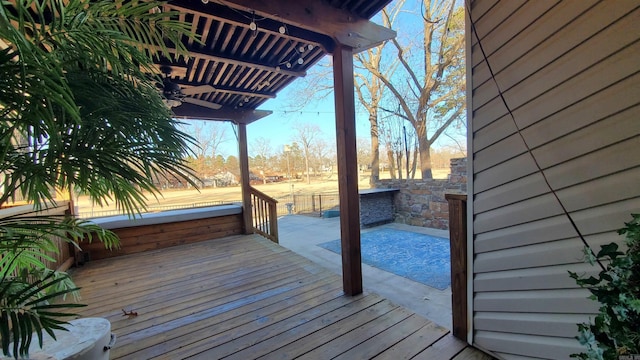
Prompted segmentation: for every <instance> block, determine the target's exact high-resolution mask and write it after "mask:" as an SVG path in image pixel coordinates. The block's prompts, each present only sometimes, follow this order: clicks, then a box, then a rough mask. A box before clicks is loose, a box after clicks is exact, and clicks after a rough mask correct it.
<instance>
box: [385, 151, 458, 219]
mask: <svg viewBox="0 0 640 360" xmlns="http://www.w3.org/2000/svg"><path fill="white" fill-rule="evenodd" d="M375 187H376V188H378V189H398V190H399V192H398V193H396V194H395V200H394V205H395V222H398V223H401V224H408V225H413V226H422V227H429V228H434V229H444V230H446V229H448V228H449V204H448V203H447V200H446V199H445V198H444V194H446V193H462V194H465V193H466V192H467V159H466V158H461V159H451V174H450V175H449V178H448V179H447V180H439V179H437V180H436V179H425V180H406V179H404V180H398V179H395V180H388V179H387V180H378V181H376V184H375Z"/></svg>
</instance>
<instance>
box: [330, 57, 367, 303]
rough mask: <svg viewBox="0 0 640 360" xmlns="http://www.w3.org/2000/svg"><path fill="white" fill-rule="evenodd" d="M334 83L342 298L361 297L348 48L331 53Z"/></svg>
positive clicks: (356, 190) (352, 89) (356, 174)
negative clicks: (343, 295) (347, 296)
mask: <svg viewBox="0 0 640 360" xmlns="http://www.w3.org/2000/svg"><path fill="white" fill-rule="evenodd" d="M333 81H334V90H335V104H336V143H337V153H338V190H339V193H340V195H339V197H340V238H341V244H342V282H343V287H344V292H345V294H347V295H358V294H360V293H362V263H361V254H360V198H359V196H358V165H357V164H358V160H357V155H356V111H355V95H354V82H353V51H352V49H351V48H348V47H344V46H337V47H336V49H335V50H334V53H333Z"/></svg>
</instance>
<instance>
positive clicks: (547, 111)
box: [470, 0, 640, 360]
mask: <svg viewBox="0 0 640 360" xmlns="http://www.w3.org/2000/svg"><path fill="white" fill-rule="evenodd" d="M470 8H471V14H470V16H471V19H472V20H473V21H474V23H475V24H476V30H477V32H478V36H479V38H480V40H481V43H482V46H483V48H484V50H485V52H486V55H487V56H488V59H489V63H490V65H491V68H492V69H493V71H494V74H495V77H496V81H497V83H498V84H499V86H500V90H501V91H502V94H503V96H504V99H505V100H506V102H507V104H508V105H509V108H510V109H511V110H512V112H513V115H514V117H515V122H516V123H517V127H516V124H514V120H513V119H512V117H511V115H510V114H509V113H508V111H507V109H506V107H505V106H504V104H503V102H502V99H501V98H500V97H499V93H498V89H497V87H496V83H495V82H494V80H493V79H491V76H490V72H489V68H488V66H487V64H486V62H485V61H484V59H483V55H482V53H481V51H480V47H479V45H478V42H477V38H476V36H475V34H472V35H471V44H472V45H471V49H472V50H471V54H470V58H471V72H472V73H471V82H472V84H471V85H470V86H471V89H472V94H473V95H472V98H471V103H470V110H471V111H472V115H471V124H470V128H471V132H472V134H473V137H472V140H471V144H472V150H473V164H472V168H473V180H472V181H473V186H472V189H473V194H470V196H471V197H472V199H471V201H470V203H471V204H472V207H473V224H472V227H473V255H474V256H473V275H474V276H473V280H472V281H473V282H472V285H473V311H474V313H473V314H474V315H473V342H474V344H476V345H477V346H479V347H482V348H484V349H487V350H489V351H491V352H493V353H494V354H495V355H496V356H498V357H500V358H504V359H514V360H515V359H537V358H540V359H568V358H569V355H570V354H571V353H574V352H578V351H580V349H581V348H580V345H579V344H578V342H577V341H576V340H575V339H574V336H575V335H576V333H577V326H576V323H578V322H581V321H584V320H586V319H588V317H589V316H590V315H591V316H592V314H593V313H595V312H596V311H597V308H598V305H597V304H596V303H594V302H593V301H591V300H588V299H587V298H586V297H587V296H588V292H586V291H584V290H582V289H579V288H577V287H576V285H575V282H574V281H573V280H572V279H571V278H569V276H568V273H567V272H568V271H575V272H579V273H585V274H589V273H594V272H597V270H598V269H597V268H594V267H591V266H589V265H587V264H584V263H583V261H582V256H583V255H582V251H583V247H584V246H583V243H582V241H581V239H580V238H579V236H578V234H577V233H576V231H575V230H574V229H573V227H572V226H571V224H570V222H569V221H568V219H567V217H566V216H565V215H564V213H563V209H562V206H560V204H559V203H558V201H557V199H556V197H555V196H554V195H553V193H552V192H551V191H550V190H549V188H548V186H547V185H546V183H545V181H544V179H543V176H542V175H541V174H540V173H539V172H538V169H537V166H536V161H537V163H538V165H539V166H540V167H541V168H542V170H543V171H544V173H545V175H546V176H547V179H548V181H549V184H550V185H551V186H552V187H553V189H554V190H555V191H556V194H557V197H558V198H559V199H560V200H561V201H562V204H563V205H564V207H565V208H566V210H567V211H569V213H570V214H571V217H572V218H573V219H574V221H575V223H576V225H577V227H578V228H579V230H580V232H581V233H582V235H584V238H585V240H586V241H587V243H589V244H590V246H591V247H593V248H594V249H596V250H597V249H599V247H600V245H603V244H607V243H609V242H611V241H617V242H619V241H620V240H621V238H620V237H619V236H618V235H617V234H616V232H615V231H616V230H617V229H619V228H620V227H622V226H623V222H624V221H628V220H629V219H630V213H633V212H640V60H639V59H640V25H638V24H640V3H638V2H637V1H633V0H619V1H613V0H606V1H591V0H580V1H577V0H575V1H574V0H569V1H555V0H540V1H511V0H501V1H496V0H475V1H472V3H471V6H470ZM517 128H520V130H521V133H522V137H524V139H525V141H526V143H527V144H528V146H529V147H530V148H531V150H532V154H533V156H534V157H535V161H534V158H533V157H532V155H531V154H530V153H529V152H528V150H527V146H526V145H525V143H524V142H523V139H522V137H521V135H520V134H518V131H517Z"/></svg>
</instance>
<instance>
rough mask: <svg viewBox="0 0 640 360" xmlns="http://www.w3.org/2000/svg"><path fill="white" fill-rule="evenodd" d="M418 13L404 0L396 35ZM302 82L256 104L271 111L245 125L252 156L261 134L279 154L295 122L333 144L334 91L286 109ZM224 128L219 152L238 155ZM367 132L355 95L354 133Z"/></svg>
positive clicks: (410, 27)
mask: <svg viewBox="0 0 640 360" xmlns="http://www.w3.org/2000/svg"><path fill="white" fill-rule="evenodd" d="M419 12H420V3H419V2H417V1H415V2H414V1H411V0H409V1H407V3H406V4H405V6H404V7H403V12H402V13H401V15H400V16H401V17H402V19H398V22H400V20H401V22H402V23H403V31H402V34H400V33H399V34H398V36H399V37H407V36H409V34H412V33H413V32H414V31H415V30H416V29H419V28H420V22H421V20H422V19H421V17H420V16H416V14H419ZM372 20H373V21H374V22H378V23H379V22H380V19H377V18H374V19H372ZM414 26H416V28H414ZM322 61H325V60H321V62H322ZM316 66H318V64H316ZM302 81H303V80H302V79H298V80H296V81H295V82H294V83H292V84H290V85H289V86H287V87H286V88H285V89H284V90H282V91H281V92H280V93H278V94H277V97H276V98H275V99H270V100H268V101H266V102H265V103H264V104H263V105H262V106H260V107H259V109H261V110H271V111H273V113H272V114H271V115H269V116H267V117H264V118H262V119H260V120H258V121H256V122H254V123H251V124H249V125H248V126H247V140H248V143H249V156H254V155H255V154H253V153H252V148H251V144H252V143H254V142H255V140H256V139H257V138H261V137H262V138H266V139H268V140H269V141H270V145H271V150H272V155H274V154H277V153H281V152H282V151H283V149H284V145H285V144H291V143H292V142H294V137H295V130H294V125H295V124H296V123H298V122H301V123H310V124H314V125H317V126H318V127H319V128H320V131H321V134H319V136H318V138H321V139H324V140H325V141H326V142H327V143H328V144H335V136H336V134H335V107H334V100H333V93H331V94H330V95H329V96H326V97H325V98H324V99H322V100H318V101H311V102H310V104H309V105H307V106H305V107H304V108H303V109H302V111H297V112H291V111H289V112H287V111H285V109H287V108H290V105H291V101H292V99H295V97H296V96H300V95H299V94H298V93H296V92H297V91H299V84H297V83H298V82H302ZM226 127H227V129H226V135H227V139H228V140H227V141H226V142H225V143H223V144H221V145H220V147H219V151H218V152H219V153H221V154H222V155H223V156H225V157H226V156H229V155H234V156H237V153H238V151H237V140H236V136H235V135H234V130H233V128H232V127H233V125H232V124H231V123H226ZM369 131H370V126H369V119H368V113H367V112H366V110H365V109H364V107H362V106H361V105H360V104H359V103H358V100H357V98H356V136H357V137H358V138H366V139H369V138H370V135H369ZM458 141H461V142H462V143H466V142H465V140H464V139H458ZM451 144H453V141H450V140H448V139H447V138H446V137H444V136H441V137H440V139H439V143H437V144H435V146H436V147H439V146H446V145H451Z"/></svg>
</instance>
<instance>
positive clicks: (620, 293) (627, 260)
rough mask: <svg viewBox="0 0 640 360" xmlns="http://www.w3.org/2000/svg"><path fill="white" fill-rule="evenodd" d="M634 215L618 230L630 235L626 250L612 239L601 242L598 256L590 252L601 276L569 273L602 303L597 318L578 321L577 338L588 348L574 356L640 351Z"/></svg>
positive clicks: (639, 260)
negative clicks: (599, 267) (603, 243)
mask: <svg viewBox="0 0 640 360" xmlns="http://www.w3.org/2000/svg"><path fill="white" fill-rule="evenodd" d="M632 217H633V220H632V221H630V222H628V223H625V227H624V228H622V229H620V230H619V231H618V233H619V234H621V235H625V236H626V245H627V249H626V251H624V252H622V251H620V249H619V247H618V245H617V244H616V243H610V244H608V245H603V246H601V249H600V251H599V252H598V253H597V254H595V256H594V255H591V256H587V260H588V261H589V262H590V263H591V264H592V265H594V264H595V263H596V262H598V263H600V264H601V266H602V267H603V270H602V271H600V273H599V274H598V276H597V277H594V276H590V277H588V278H585V277H582V276H580V275H578V274H576V273H574V272H570V273H569V274H570V276H571V277H572V278H573V279H575V280H576V283H577V284H578V285H579V286H580V287H582V288H586V289H588V290H589V291H590V292H591V296H590V298H591V299H593V300H596V301H598V302H599V303H600V304H601V306H600V309H599V313H598V315H597V316H596V317H595V319H594V320H593V322H589V323H582V324H578V330H579V335H578V336H577V339H578V340H579V341H580V343H581V344H582V345H584V346H585V347H586V351H585V352H583V353H580V354H574V355H572V357H577V358H580V359H618V357H619V356H620V355H625V354H640V214H632ZM585 253H587V254H588V255H589V254H591V252H590V251H585Z"/></svg>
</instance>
